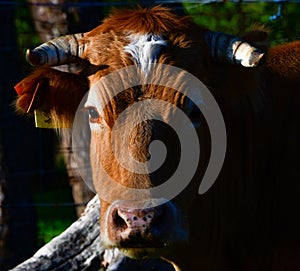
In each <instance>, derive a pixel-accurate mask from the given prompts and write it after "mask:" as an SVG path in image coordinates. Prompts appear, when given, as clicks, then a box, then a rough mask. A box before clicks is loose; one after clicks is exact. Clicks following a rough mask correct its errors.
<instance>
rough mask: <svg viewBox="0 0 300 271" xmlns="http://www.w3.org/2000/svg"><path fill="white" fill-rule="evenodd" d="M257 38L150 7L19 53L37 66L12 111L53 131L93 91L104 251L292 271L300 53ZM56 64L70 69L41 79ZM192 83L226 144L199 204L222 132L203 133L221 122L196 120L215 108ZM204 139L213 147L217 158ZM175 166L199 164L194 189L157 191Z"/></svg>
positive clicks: (90, 101)
mask: <svg viewBox="0 0 300 271" xmlns="http://www.w3.org/2000/svg"><path fill="white" fill-rule="evenodd" d="M265 38H266V33H265V32H263V31H254V32H251V33H248V34H246V35H245V36H244V37H243V39H239V38H237V37H234V36H231V35H227V34H223V33H217V32H212V31H209V30H207V29H204V28H202V27H200V26H197V25H195V24H194V23H193V22H192V21H191V20H190V19H189V18H187V17H178V16H176V15H174V14H172V13H171V11H170V10H169V9H166V8H163V7H154V8H151V9H137V10H131V11H119V12H115V13H114V14H113V15H111V16H110V17H109V18H107V19H106V20H105V21H104V22H103V24H101V25H100V26H98V27H97V28H95V29H93V30H92V31H90V32H88V33H84V34H76V35H69V36H65V37H61V38H58V39H56V40H53V41H50V42H48V43H46V44H43V45H41V46H39V47H37V48H35V49H34V50H29V51H28V53H27V59H28V61H29V62H30V63H32V64H33V65H35V66H40V68H38V69H37V70H36V71H35V72H34V73H33V74H32V75H30V76H28V77H27V78H25V79H24V80H23V81H21V82H20V83H19V84H18V85H17V86H16V90H17V92H18V93H19V98H18V100H17V107H18V109H19V110H20V111H22V112H27V113H31V112H32V111H33V110H34V109H37V108H41V107H42V108H43V110H48V111H51V113H52V114H53V115H54V117H55V118H56V119H58V121H59V122H72V121H73V118H74V115H75V112H76V110H77V107H78V106H79V104H80V102H81V100H82V99H83V98H84V95H85V93H87V92H88V90H90V91H89V92H88V95H87V98H86V99H84V103H83V104H84V106H83V107H84V109H85V110H83V111H86V112H88V113H89V127H90V131H91V143H90V160H91V168H92V176H93V181H94V186H95V189H96V191H97V192H98V194H99V195H100V200H101V214H100V215H101V219H100V226H101V227H100V228H101V236H102V242H103V244H104V245H105V246H106V247H107V248H115V247H117V248H119V249H120V250H121V251H122V252H123V253H124V254H125V255H127V256H129V257H132V258H138V259H139V258H147V257H150V258H151V257H153V258H158V257H161V258H163V259H166V260H167V261H169V262H171V263H172V264H173V266H174V268H175V269H176V270H189V271H191V270H194V271H198V270H210V271H211V270H218V271H220V270H222V271H223V270H224V271H225V270H230V271H232V270H238V271H240V270H245V271H246V270H247V271H248V270H276V271H279V270H293V271H294V270H300V257H299V256H300V254H299V253H300V245H299V241H300V238H299V237H300V234H299V226H300V225H299V213H300V212H299V211H300V210H299V200H298V198H299V192H300V184H299V170H297V167H296V165H297V164H298V161H299V158H300V157H299V154H300V151H299V146H300V144H299V135H300V133H299V120H298V116H299V80H300V68H299V67H300V65H299V64H300V63H299V59H300V42H294V43H290V44H286V45H282V46H279V47H275V48H272V49H270V51H269V52H268V54H267V56H266V57H263V56H264V53H262V52H261V51H260V49H258V48H256V47H253V46H251V45H250V44H249V43H252V44H255V43H256V42H258V43H260V42H262V41H263V40H264V39H265ZM248 42H249V43H248ZM264 59H265V61H264ZM66 63H77V64H78V65H79V66H80V70H79V71H78V72H77V73H75V74H69V73H64V72H60V71H58V70H56V69H53V68H51V67H52V66H58V65H61V64H66ZM259 64H261V65H259ZM166 65H167V69H164V67H166ZM175 67H177V68H175ZM124 68H125V69H124ZM173 68H174V69H173ZM178 68H180V69H178ZM119 71H121V72H119ZM170 71H171V72H170ZM187 72H188V73H187ZM111 74H113V76H112V77H110V75H111ZM149 78H151V80H148V79H149ZM195 78H197V80H200V81H201V82H203V83H204V84H205V85H206V86H207V87H208V88H209V91H210V93H211V94H212V95H213V96H210V98H211V97H213V100H215V101H217V104H218V105H219V107H220V110H221V112H222V115H223V118H224V121H225V125H226V134H227V151H226V157H225V161H224V164H223V167H222V170H221V171H220V174H218V173H219V172H218V169H217V168H216V169H215V171H216V172H214V170H212V171H211V173H212V174H216V175H218V178H217V180H216V181H215V183H214V185H213V186H212V187H211V188H210V186H211V184H212V183H210V184H209V185H208V186H207V187H206V188H207V189H208V188H210V189H209V190H208V191H206V192H205V193H204V194H202V195H199V193H198V190H199V185H200V183H201V180H202V178H203V177H205V176H206V175H205V174H206V172H207V171H206V170H208V169H207V168H208V167H209V165H210V160H212V159H214V158H215V157H214V156H215V155H217V154H218V151H220V153H221V152H222V150H221V149H222V145H224V144H223V143H224V142H225V141H222V140H224V137H225V136H226V134H225V133H223V134H222V130H220V131H221V132H220V133H218V132H217V133H216V132H215V131H212V130H211V129H218V127H219V126H222V121H220V122H218V121H219V120H220V119H217V118H216V119H215V120H214V119H210V118H209V117H210V116H211V115H209V114H214V112H213V113H209V114H208V113H205V112H207V111H205V110H207V108H210V107H211V108H215V109H216V110H218V108H219V107H214V106H215V105H213V104H212V103H210V102H207V101H206V100H205V97H204V96H205V95H206V92H205V88H203V87H201V85H198V87H199V93H201V95H202V96H201V95H200V96H199V97H200V98H199V100H197V99H193V95H192V94H191V93H190V92H188V91H187V90H189V91H191V92H193V91H195V89H194V88H193V87H194V86H195V85H194V84H192V83H193V82H194V81H193V80H194V79H195ZM161 79H162V80H163V81H160V80H161ZM187 79H188V80H187ZM156 80H157V81H156ZM155 82H158V83H157V84H155ZM162 82H163V84H162ZM195 82H196V81H195ZM172 86H176V88H175V87H172ZM120 87H123V89H121V90H119V89H118V88H120ZM200 88H201V90H200ZM196 92H197V91H196ZM196 92H194V93H196ZM191 95H192V96H191ZM195 95H196V96H197V95H198V94H197V93H196V94H195ZM201 97H202V98H203V100H201V99H202V98H201ZM203 103H204V105H205V103H206V105H208V106H207V107H205V106H202V105H201V104H203ZM140 104H142V106H139V105H140ZM199 109H201V110H199ZM202 109H203V111H202ZM200 111H201V112H200ZM80 112H81V110H80ZM180 112H183V113H184V115H186V116H187V117H188V118H184V117H182V116H181V115H180ZM178 119H180V121H179V122H176V125H177V126H176V128H174V127H173V125H175V120H178ZM215 121H216V122H217V123H218V125H215V126H214V124H215ZM186 123H192V124H193V125H192V126H193V127H194V128H195V131H196V135H197V136H198V138H199V146H201V156H200V160H199V163H198V160H197V159H198V158H199V157H198V156H199V153H198V151H199V150H198V148H199V146H198V145H192V146H191V144H188V143H189V142H187V144H186V142H185V143H182V137H181V136H182V135H183V136H184V138H185V137H186V138H187V140H183V141H189V140H190V138H191V142H193V144H194V141H192V137H190V132H186V131H190V130H191V129H190V126H189V125H188V124H186ZM115 127H117V128H115ZM188 127H189V128H188ZM177 133H179V134H180V136H179V135H178V134H177ZM191 133H192V132H191ZM220 135H221V136H220ZM213 136H216V138H218V139H220V140H221V141H218V142H219V143H220V142H223V143H222V144H221V146H219V147H218V149H217V152H216V150H215V147H214V144H215V143H216V142H215V141H214V140H215V139H214V138H213ZM218 136H219V137H218ZM225 139H226V138H225ZM157 141H162V142H163V143H164V147H163V146H162V145H161V144H159V143H157ZM218 142H217V143H218ZM183 144H186V145H183ZM219 145H220V144H219ZM182 146H183V147H182ZM184 146H186V147H187V148H188V152H187V154H186V152H184V151H185V149H184V148H185V147H184ZM223 147H224V146H223ZM223 151H224V148H223ZM165 152H166V153H167V154H165ZM195 153H196V154H197V155H196V156H195ZM164 155H165V156H164ZM163 156H164V157H163ZM161 157H163V158H164V159H163V162H162V164H159V165H160V166H157V167H156V168H155V162H156V161H158V160H159V161H160V159H161ZM189 157H190V160H189ZM182 159H185V160H187V161H188V163H190V164H193V163H194V160H195V161H196V164H197V166H196V170H195V172H194V173H193V174H192V175H193V176H192V177H191V180H187V179H185V178H186V176H188V175H189V172H184V170H183V172H180V174H181V173H182V175H180V176H182V179H181V180H180V181H181V182H182V183H185V184H186V186H185V185H183V186H182V187H181V186H180V185H181V184H180V182H178V183H175V186H176V187H175V189H177V186H180V191H181V193H177V194H176V195H172V196H171V197H170V198H165V197H162V196H161V194H160V193H157V194H156V192H155V191H156V190H155V189H154V188H156V187H160V185H162V184H164V183H165V182H167V181H168V180H169V179H170V178H171V177H172V176H173V175H175V174H174V172H175V173H176V169H177V167H179V165H181V164H180V163H181V160H182ZM221 160H222V159H221ZM149 161H150V162H153V163H154V169H153V168H151V167H152V166H153V163H148V162H149ZM107 181H109V182H107ZM203 182H204V181H203ZM120 185H121V189H120V187H119V186H120ZM200 188H201V186H200ZM207 189H206V190H207ZM171 190H172V189H171ZM200 190H201V189H200ZM167 192H169V191H167ZM200 192H201V191H200ZM202 192H204V191H202Z"/></svg>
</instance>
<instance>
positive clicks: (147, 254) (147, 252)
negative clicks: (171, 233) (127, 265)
mask: <svg viewBox="0 0 300 271" xmlns="http://www.w3.org/2000/svg"><path fill="white" fill-rule="evenodd" d="M118 249H119V250H120V251H121V252H122V253H123V254H124V255H125V256H127V257H129V258H132V259H140V260H141V259H148V258H160V257H161V256H162V255H164V254H165V253H166V251H168V246H166V247H163V246H159V247H156V246H152V247H150V246H148V247H145V246H143V247H142V246H135V247H118Z"/></svg>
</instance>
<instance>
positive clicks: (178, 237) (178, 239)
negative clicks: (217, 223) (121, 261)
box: [105, 201, 187, 258]
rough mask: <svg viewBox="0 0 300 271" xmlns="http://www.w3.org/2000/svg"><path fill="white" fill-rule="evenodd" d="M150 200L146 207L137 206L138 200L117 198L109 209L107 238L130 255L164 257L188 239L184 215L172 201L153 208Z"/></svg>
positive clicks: (133, 256) (134, 256) (114, 245)
mask: <svg viewBox="0 0 300 271" xmlns="http://www.w3.org/2000/svg"><path fill="white" fill-rule="evenodd" d="M148 203H149V202H148V201H145V203H144V205H145V208H136V207H135V206H137V204H136V202H135V201H117V202H115V203H113V204H112V205H111V207H110V208H109V209H108V213H107V216H106V218H107V219H106V221H105V224H106V225H105V228H106V233H107V239H108V240H109V243H110V246H113V247H118V248H119V249H120V250H121V251H122V252H123V253H124V254H125V255H126V256H128V257H131V258H149V257H157V256H161V255H162V254H164V251H168V250H169V249H170V248H171V247H173V246H174V244H176V243H182V242H184V241H186V239H187V231H186V229H185V227H183V226H182V224H183V223H182V220H181V219H180V214H179V212H178V210H177V209H176V208H175V206H174V205H173V204H172V203H171V202H167V203H164V204H162V205H157V206H155V207H149V208H148V207H147V205H149V204H148ZM138 206H140V204H138Z"/></svg>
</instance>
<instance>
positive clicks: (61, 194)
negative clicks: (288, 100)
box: [0, 0, 300, 270]
mask: <svg viewBox="0 0 300 271" xmlns="http://www.w3.org/2000/svg"><path fill="white" fill-rule="evenodd" d="M224 2H226V3H227V4H228V3H232V4H236V5H241V4H242V3H247V4H249V3H253V4H254V3H268V4H269V5H270V6H272V8H269V9H266V10H267V11H268V12H267V14H266V13H261V14H259V13H256V14H255V16H256V17H258V18H260V17H266V19H265V21H268V22H270V23H273V25H274V26H275V27H279V26H278V25H280V26H282V27H283V28H284V29H287V28H288V29H287V30H286V31H285V33H284V35H280V36H279V35H278V36H275V39H277V40H278V41H279V40H280V42H282V41H286V40H291V37H293V39H299V35H300V34H299V32H297V31H296V30H294V28H295V29H297V25H296V23H293V22H292V23H286V24H285V25H284V24H283V20H282V19H283V18H287V16H291V14H294V13H295V12H296V11H295V10H293V9H288V8H286V5H287V4H298V3H300V0H289V1H281V0H274V1H272V0H268V1H255V0H243V1H241V0H232V1H228V0H226V1H217V0H216V1H211V0H202V1H201V0H199V1H196V0H195V1H193V0H187V1H185V0H184V1H179V0H178V1H176V0H174V1H171V0H166V1H118V2H110V1H56V3H52V2H49V1H48V2H47V1H0V11H1V10H2V11H5V12H6V11H7V10H14V11H15V14H16V16H17V17H15V18H14V23H15V31H16V36H17V37H16V38H17V43H11V44H7V43H4V42H3V40H2V42H0V50H1V52H3V53H4V54H11V53H12V54H18V57H19V58H20V59H22V61H21V60H20V62H21V66H22V68H21V69H20V70H19V73H18V74H16V75H15V78H20V79H21V78H22V77H24V75H25V74H26V73H27V72H28V71H29V70H30V68H29V66H28V65H27V64H25V61H24V50H25V49H27V48H28V47H29V46H31V45H35V44H37V43H39V42H40V39H39V36H40V34H41V33H42V30H37V29H36V27H35V26H34V23H33V22H32V21H31V20H32V19H31V13H30V9H31V8H34V7H44V8H45V7H48V8H58V9H60V10H63V12H65V13H66V14H68V19H70V18H72V22H70V21H67V22H66V23H67V24H66V26H68V27H67V30H66V31H70V32H71V31H72V29H76V28H78V27H79V26H80V27H81V25H80V24H81V22H82V19H81V20H77V21H76V18H77V16H81V15H82V14H83V13H86V10H87V9H94V11H95V13H97V12H98V13H99V17H104V16H105V14H106V13H107V11H106V12H102V11H103V10H104V9H105V8H107V10H110V8H112V7H124V6H125V7H128V6H132V5H136V4H139V5H142V6H151V5H155V4H167V5H169V6H171V7H175V9H176V10H177V11H178V12H182V13H183V12H190V14H191V15H192V16H195V17H197V14H198V13H197V12H198V6H199V5H210V4H211V5H213V6H214V7H218V6H215V4H222V3H224ZM298 9H299V6H298ZM74 10H75V11H74ZM201 12H202V11H201ZM205 12H206V11H205ZM220 12H223V11H222V10H220V9H219V10H216V9H215V10H211V11H207V13H204V15H203V16H202V18H201V19H202V21H201V23H203V22H204V23H205V21H204V19H203V18H211V17H214V16H219V18H222V16H224V17H226V20H227V21H228V22H230V19H231V18H228V17H231V16H228V15H226V14H221V13H220ZM232 12H234V10H233V11H232ZM95 13H93V15H90V16H89V15H88V16H89V17H91V18H89V19H90V20H92V19H93V22H90V21H89V24H91V25H93V24H99V22H100V20H101V18H99V17H94V16H95ZM298 14H300V12H298V11H297V12H296V13H295V15H294V16H295V17H296V18H297V20H299V17H297V15H298ZM289 18H290V17H289ZM295 20H296V19H295ZM220 22H221V19H220V20H219V22H217V23H219V24H216V25H215V26H214V27H216V28H218V27H220V26H221V25H220ZM40 23H42V24H43V26H44V27H45V24H46V23H48V24H49V26H48V27H49V28H52V27H53V25H55V24H56V22H55V21H48V22H45V21H43V22H40ZM207 23H208V24H210V25H211V26H212V24H213V23H212V21H209V20H208V19H207ZM232 24H233V25H235V23H234V22H233V23H232ZM219 30H221V29H219ZM298 30H299V29H298ZM38 31H40V32H38ZM280 31H281V32H282V30H279V32H280ZM0 32H1V30H0ZM281 34H282V33H281ZM287 34H289V36H287ZM4 37H5V36H4ZM2 68H3V69H6V66H3V67H2ZM4 73H5V71H4ZM1 84H2V82H1V81H0V85H1ZM12 87H13V85H12V83H11V88H12ZM10 91H12V90H10ZM10 95H11V96H12V94H10ZM0 98H1V99H3V97H0ZM4 101H5V99H4ZM10 101H11V99H10ZM9 108H10V110H12V107H9ZM18 121H19V122H22V121H25V120H24V119H19V120H18ZM19 122H18V123H19ZM26 122H27V123H28V122H30V120H26ZM31 126H32V125H31ZM30 129H31V132H32V131H33V130H34V128H32V127H31V128H30ZM0 130H1V131H2V130H5V131H7V130H9V131H11V133H12V134H13V133H15V131H14V130H15V124H14V122H12V121H11V114H9V113H8V112H7V111H5V110H4V111H3V112H2V113H1V116H0ZM26 133H27V131H26ZM28 133H29V132H28ZM34 133H35V135H34V141H30V143H28V144H33V145H34V147H32V148H34V150H32V152H31V151H30V148H29V150H28V151H27V152H28V153H27V154H23V155H25V156H26V155H28V157H31V156H34V155H36V156H37V158H36V159H35V160H34V163H36V165H34V166H31V167H26V166H24V167H20V168H19V169H18V171H14V170H8V171H9V176H10V178H16V179H18V181H19V182H24V184H22V187H25V188H26V189H27V188H28V184H26V183H25V182H26V181H28V180H29V179H31V180H32V181H31V184H30V185H31V186H33V188H32V190H33V193H32V194H33V195H32V196H31V197H27V198H25V200H24V198H18V196H14V195H13V197H14V198H13V200H10V201H9V202H5V200H4V198H1V191H0V241H1V236H2V235H4V233H5V231H6V229H5V223H3V221H1V213H2V214H3V213H5V212H10V211H11V210H12V211H15V210H18V209H22V210H24V209H26V210H29V211H30V212H35V213H36V217H38V222H37V220H32V221H31V220H25V219H24V218H23V216H19V215H17V218H16V219H15V220H14V221H13V223H14V227H19V228H20V229H22V227H24V225H25V224H26V225H29V226H30V227H34V226H36V224H37V223H38V232H39V233H38V234H39V236H38V239H39V238H40V240H39V241H38V242H39V243H38V246H41V245H43V243H44V242H47V241H48V240H49V239H51V238H52V237H53V236H55V235H57V234H58V233H59V232H60V231H62V230H63V229H64V228H65V227H66V226H68V224H70V223H71V221H72V220H75V219H76V217H77V216H76V212H75V208H78V207H81V209H82V207H84V206H86V204H87V201H86V200H82V201H78V200H77V201H74V200H73V198H72V191H71V185H72V181H74V178H75V179H76V178H79V177H80V176H74V174H75V173H74V172H73V173H71V171H69V170H68V169H66V160H65V157H66V156H69V155H71V147H70V145H69V144H66V145H63V144H60V143H59V141H58V139H57V135H56V134H55V132H54V131H44V130H43V131H42V130H39V131H35V132H34ZM4 149H5V148H4ZM49 149H51V150H50V151H49ZM2 151H3V150H0V155H1V154H2ZM15 152H16V155H18V150H15ZM25 159H26V158H25ZM54 160H55V161H54ZM3 171H4V173H5V170H3ZM4 175H5V174H4ZM75 175H76V174H75ZM1 179H5V176H1ZM81 182H82V180H81ZM0 183H1V180H0ZM70 183H71V185H70ZM4 187H5V186H4ZM74 187H75V186H74ZM0 189H1V184H0ZM16 189H18V188H16ZM79 189H80V188H79ZM21 190H22V188H21ZM15 192H16V195H19V194H21V193H22V191H15ZM24 192H25V191H24ZM62 221H64V222H65V223H62ZM49 231H50V233H49ZM0 254H1V253H0ZM0 258H1V255H0ZM0 270H1V267H0Z"/></svg>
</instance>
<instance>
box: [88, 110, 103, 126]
mask: <svg viewBox="0 0 300 271" xmlns="http://www.w3.org/2000/svg"><path fill="white" fill-rule="evenodd" d="M87 109H88V112H89V116H90V122H91V123H98V124H102V117H101V116H100V114H99V112H98V110H97V108H96V107H93V106H91V107H88V108H87Z"/></svg>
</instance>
